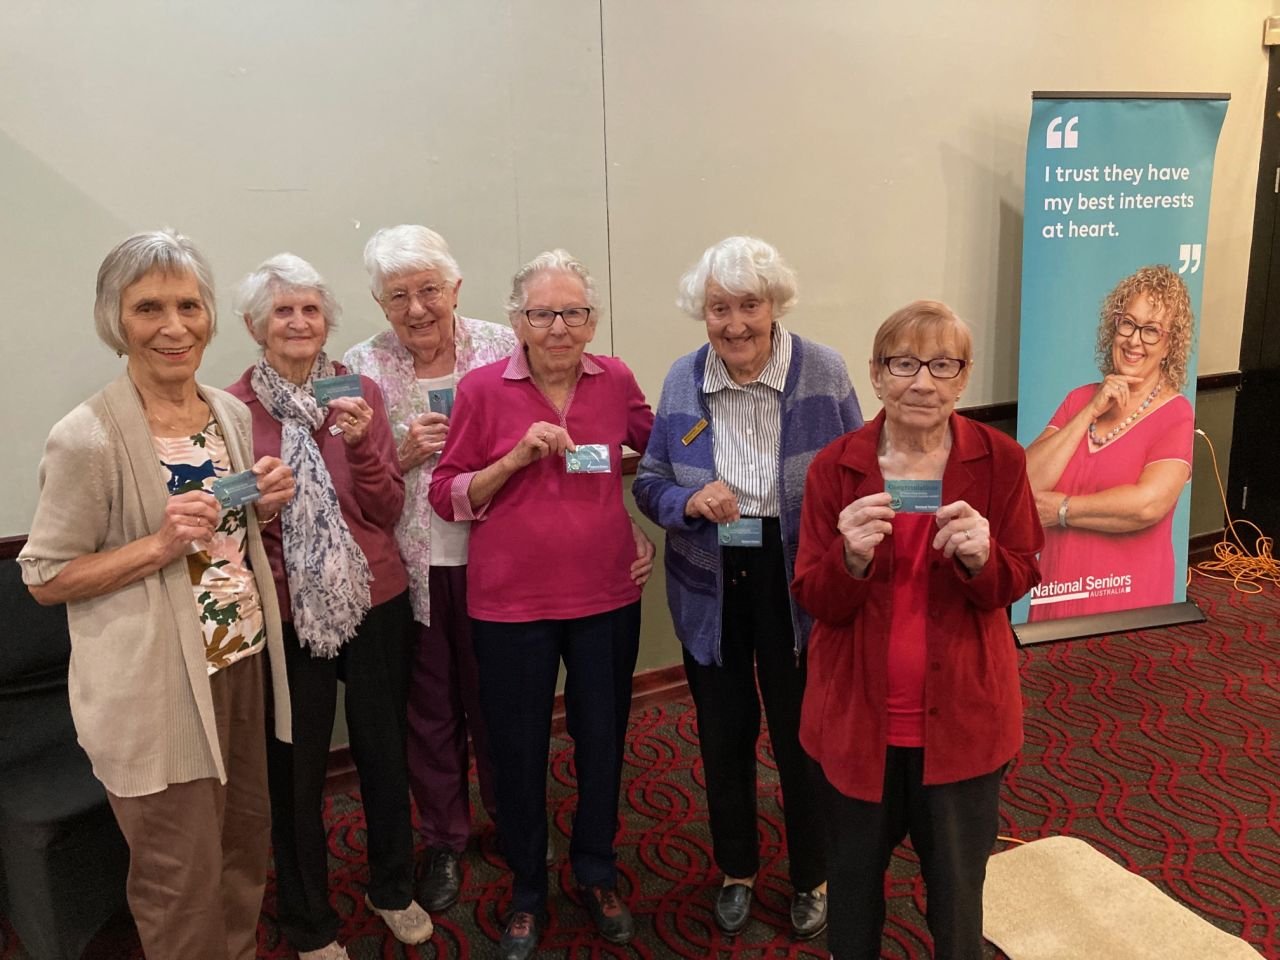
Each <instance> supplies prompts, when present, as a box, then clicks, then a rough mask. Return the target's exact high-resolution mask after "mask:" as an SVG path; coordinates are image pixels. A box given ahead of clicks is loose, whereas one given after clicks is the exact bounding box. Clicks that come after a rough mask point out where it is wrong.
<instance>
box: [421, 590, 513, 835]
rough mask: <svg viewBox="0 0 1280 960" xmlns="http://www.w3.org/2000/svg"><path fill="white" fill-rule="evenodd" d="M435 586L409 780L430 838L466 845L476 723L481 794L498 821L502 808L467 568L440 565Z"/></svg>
mask: <svg viewBox="0 0 1280 960" xmlns="http://www.w3.org/2000/svg"><path fill="white" fill-rule="evenodd" d="M428 588H429V589H430V591H431V624H430V626H422V625H421V624H419V625H418V626H419V628H420V633H419V635H418V640H417V643H416V644H415V645H414V652H413V670H412V674H411V678H410V686H409V786H410V788H411V789H412V791H413V799H414V802H415V803H416V804H417V806H418V814H419V816H420V817H421V819H422V838H423V840H424V841H426V844H427V846H429V847H447V848H448V849H450V850H453V851H454V852H455V853H461V852H462V850H463V848H464V847H466V845H467V838H468V837H470V836H471V800H470V792H469V784H468V780H467V769H468V767H469V759H468V748H467V733H468V731H469V732H470V734H471V741H472V743H474V745H475V751H476V773H477V776H478V777H479V780H480V798H481V801H482V802H483V803H484V808H485V810H486V811H488V814H489V819H490V820H492V821H493V822H494V823H497V809H498V805H497V800H496V799H495V796H494V790H493V767H492V765H491V764H490V762H489V740H488V736H487V734H486V733H485V726H484V720H483V719H482V717H481V713H480V682H479V671H478V669H477V667H476V655H475V650H474V649H473V647H472V643H471V621H470V620H469V619H468V617H467V568H466V567H465V566H461V567H436V566H433V567H432V568H431V570H430V573H429V574H428Z"/></svg>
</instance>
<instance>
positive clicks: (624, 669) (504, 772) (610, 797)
mask: <svg viewBox="0 0 1280 960" xmlns="http://www.w3.org/2000/svg"><path fill="white" fill-rule="evenodd" d="M471 634H472V638H473V640H474V642H475V651H476V661H477V663H478V664H479V666H480V704H481V707H482V709H483V711H484V720H485V725H486V726H487V727H488V728H489V746H490V752H491V757H492V761H493V770H494V774H495V786H496V787H497V794H498V830H499V836H500V837H501V838H502V851H503V854H504V855H505V856H506V858H507V864H508V865H509V866H510V867H511V872H512V874H513V875H514V882H513V884H512V899H511V909H512V910H513V911H524V912H528V913H534V914H538V915H542V914H544V913H545V912H546V903H547V864H546V852H547V761H548V758H549V753H550V747H551V711H552V707H553V705H554V703H555V694H556V677H557V675H558V673H559V669H560V662H561V661H562V660H563V661H564V665H565V690H564V698H565V715H566V716H565V719H566V722H567V726H568V731H569V736H571V737H572V738H573V762H574V768H575V770H576V771H577V776H578V808H577V810H576V811H575V813H574V817H573V837H572V840H571V842H570V846H569V860H570V863H571V864H572V866H573V874H574V877H575V878H576V879H577V881H578V883H579V884H581V885H582V886H600V887H606V888H612V887H615V886H616V885H617V882H618V873H617V866H616V864H615V860H616V856H615V853H614V846H613V844H614V838H615V836H616V835H617V832H618V793H619V790H620V786H621V782H622V758H623V752H624V749H625V746H626V737H627V721H628V718H629V715H630V713H631V675H632V674H633V673H634V672H635V667H636V654H637V653H638V652H639V649H640V604H639V602H638V601H637V602H636V603H633V604H629V605H627V606H625V607H620V608H619V609H617V610H611V611H609V612H607V613H600V614H595V615H593V616H589V617H578V618H576V619H573V620H535V621H532V622H526V623H498V622H495V621H490V620H472V630H471Z"/></svg>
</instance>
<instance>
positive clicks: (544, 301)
mask: <svg viewBox="0 0 1280 960" xmlns="http://www.w3.org/2000/svg"><path fill="white" fill-rule="evenodd" d="M524 297H525V303H524V308H525V310H567V309H569V308H570V307H586V306H590V303H591V301H589V300H588V299H587V291H586V288H585V287H584V286H583V284H582V280H581V279H580V278H579V277H578V275H577V274H574V273H569V272H567V271H564V270H549V271H546V272H543V273H535V274H534V275H533V276H531V277H530V278H529V279H528V280H526V281H525V284H524ZM595 334H596V315H595V311H592V313H591V316H590V318H589V319H588V320H587V322H586V323H585V324H583V325H582V326H580V327H570V326H567V325H566V324H565V322H564V318H563V317H556V318H555V320H554V321H552V324H551V326H549V327H535V326H532V325H530V323H529V320H528V318H527V317H526V316H525V315H524V314H521V315H520V317H519V319H518V321H517V326H516V336H517V337H519V339H520V342H521V343H523V344H524V346H525V349H526V351H527V352H528V355H529V369H530V370H532V371H533V374H534V376H535V377H538V378H542V377H547V376H550V377H560V376H564V375H566V374H568V373H570V372H572V371H573V370H575V369H576V368H577V366H578V361H579V360H581V359H582V352H583V351H584V350H586V348H587V344H588V343H590V342H591V339H592V338H593V337H594V336H595Z"/></svg>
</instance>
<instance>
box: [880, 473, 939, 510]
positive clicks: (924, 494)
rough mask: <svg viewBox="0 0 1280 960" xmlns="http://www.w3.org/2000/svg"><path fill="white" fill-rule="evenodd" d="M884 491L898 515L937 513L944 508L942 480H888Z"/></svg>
mask: <svg viewBox="0 0 1280 960" xmlns="http://www.w3.org/2000/svg"><path fill="white" fill-rule="evenodd" d="M884 490H885V493H887V494H889V496H890V497H892V498H893V499H892V500H890V501H889V506H890V507H891V508H892V509H894V510H895V511H897V512H898V513H937V512H938V508H939V507H941V506H942V481H941V480H886V481H885V483H884Z"/></svg>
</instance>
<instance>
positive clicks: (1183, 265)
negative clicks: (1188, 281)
mask: <svg viewBox="0 0 1280 960" xmlns="http://www.w3.org/2000/svg"><path fill="white" fill-rule="evenodd" d="M1202 249H1203V245H1202V244H1199V243H1183V244H1180V245H1179V246H1178V262H1179V264H1180V266H1179V267H1178V272H1179V273H1186V272H1187V271H1188V270H1190V271H1191V272H1192V273H1198V272H1199V270H1200V251H1201V250H1202Z"/></svg>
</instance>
